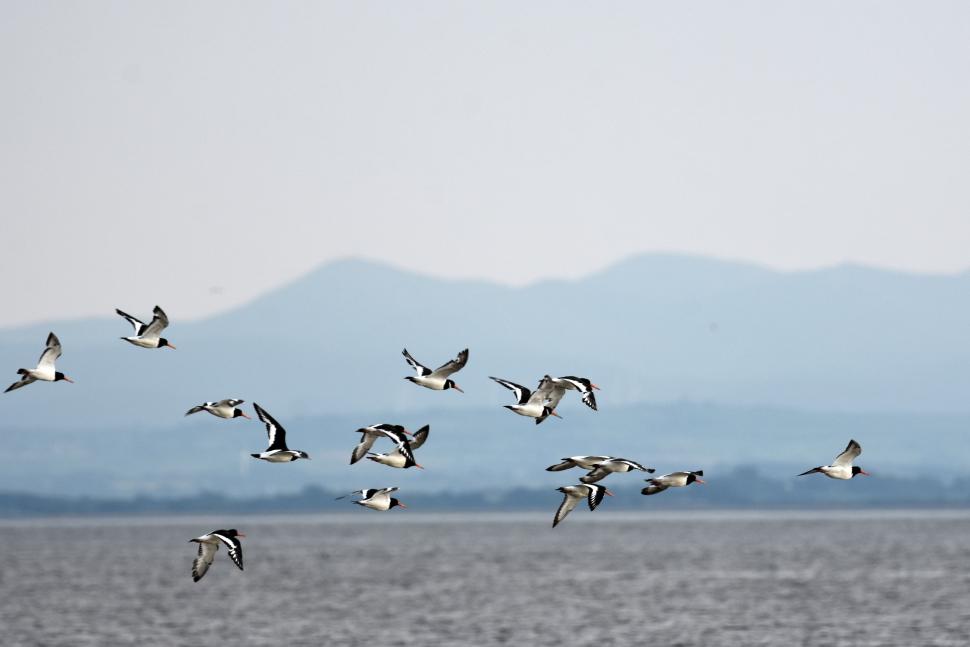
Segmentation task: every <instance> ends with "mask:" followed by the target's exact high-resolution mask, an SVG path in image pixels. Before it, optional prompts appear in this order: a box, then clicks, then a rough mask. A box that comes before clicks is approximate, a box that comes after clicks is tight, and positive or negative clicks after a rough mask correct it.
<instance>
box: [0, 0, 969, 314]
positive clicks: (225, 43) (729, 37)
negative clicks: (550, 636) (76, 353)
mask: <svg viewBox="0 0 970 647" xmlns="http://www.w3.org/2000/svg"><path fill="white" fill-rule="evenodd" d="M968 19H970V5H967V4H966V3H962V2H934V3H917V2H888V1H872V2H864V1H860V2H852V3H846V2H839V1H831V2H825V1H822V2H779V1H775V0H770V1H769V0H765V1H763V2H732V3H722V2H702V1H699V2H687V3H671V2H610V3H588V2H531V3H521V2H491V3H472V2H445V1H441V2H367V1H361V2H341V3H334V2H274V3H266V2H250V3H247V2H206V3H195V2H167V3H148V2H142V3H133V2H120V1H119V2H88V3H63V2H35V1H30V2H27V1H19V2H11V1H9V0H2V1H0V93H2V94H0V97H2V105H3V108H2V109H0V219H2V221H0V222H2V227H0V259H2V260H0V263H2V269H3V274H4V276H5V280H4V282H3V298H4V302H5V306H4V308H2V309H0V326H11V325H18V324H22V323H26V322H32V321H41V320H46V319H63V318H73V317H82V316H110V315H111V312H112V309H113V308H115V307H121V308H122V309H125V310H128V311H130V312H132V313H133V314H136V315H137V314H139V313H140V314H145V315H148V313H149V311H150V309H151V307H152V306H153V305H155V304H156V303H160V304H164V306H165V307H166V310H167V311H168V312H169V315H170V316H172V317H177V318H186V319H188V318H197V317H203V316H205V315H207V314H209V313H212V312H216V311H219V310H222V309H225V308H228V307H231V306H232V305H234V304H238V303H242V302H244V301H246V300H248V299H250V298H252V297H254V296H256V295H258V294H260V293H263V292H266V291H268V290H272V289H273V288H274V287H276V286H278V285H280V284H282V283H284V282H286V281H288V280H292V279H293V278H295V277H298V276H300V275H301V274H303V273H305V272H307V271H309V270H311V269H313V268H314V267H316V266H317V265H319V264H321V263H323V262H326V261H328V260H334V259H339V258H344V257H347V256H360V257H365V258H372V259H378V260H383V261H386V262H388V263H391V264H394V265H397V266H400V267H403V268H408V269H413V270H418V271H421V272H424V273H427V274H432V275H436V276H442V277H455V278H469V277H474V278H484V279H490V280H495V281H500V282H504V283H511V284H524V283H528V282H531V281H535V280H538V279H542V278H548V277H577V276H581V275H584V274H587V273H589V272H591V271H594V270H596V269H599V268H602V267H604V266H607V265H609V264H611V263H613V262H616V261H617V260H620V259H622V258H625V257H627V256H629V255H632V254H636V253H641V252H648V251H677V252H687V253H694V254H703V255H713V256H718V257H722V258H733V259H742V260H749V261H754V262H758V263H762V264H766V265H769V266H771V267H776V268H781V269H797V268H810V267H819V266H826V265H832V264H838V263H842V262H857V263H865V264H871V265H877V266H882V267H892V268H898V269H903V270H910V271H917V272H955V271H960V270H963V269H966V268H967V267H970V251H968V250H970V210H968V207H970V183H968V182H967V181H966V178H965V176H966V170H967V168H968V164H967V162H968V159H970V155H968V154H970V128H968V125H970V121H968V117H967V115H970V100H968V99H970V84H968V83H967V82H966V79H967V74H968V72H970V65H968V64H970V39H968V38H966V25H967V24H968Z"/></svg>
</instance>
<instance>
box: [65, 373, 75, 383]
mask: <svg viewBox="0 0 970 647" xmlns="http://www.w3.org/2000/svg"><path fill="white" fill-rule="evenodd" d="M64 381H65V382H70V383H71V384H74V380H72V379H71V378H69V377H68V376H66V375H65V376H64Z"/></svg>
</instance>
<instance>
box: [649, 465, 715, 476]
mask: <svg viewBox="0 0 970 647" xmlns="http://www.w3.org/2000/svg"><path fill="white" fill-rule="evenodd" d="M656 471H657V470H655V469H654V468H652V467H648V468H647V474H653V473H654V472H656ZM701 476H703V474H702V475H701Z"/></svg>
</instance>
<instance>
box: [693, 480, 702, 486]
mask: <svg viewBox="0 0 970 647" xmlns="http://www.w3.org/2000/svg"><path fill="white" fill-rule="evenodd" d="M694 483H700V484H701V485H704V481H702V480H700V479H694Z"/></svg>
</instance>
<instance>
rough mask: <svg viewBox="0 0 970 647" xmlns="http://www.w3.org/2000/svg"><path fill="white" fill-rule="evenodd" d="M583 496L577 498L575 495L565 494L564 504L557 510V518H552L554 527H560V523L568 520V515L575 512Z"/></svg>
mask: <svg viewBox="0 0 970 647" xmlns="http://www.w3.org/2000/svg"><path fill="white" fill-rule="evenodd" d="M581 498H582V497H581V496H576V495H574V494H564V495H563V499H562V503H560V504H559V509H558V510H556V516H555V517H553V518H552V527H553V528H555V527H556V526H558V525H559V522H560V521H562V520H563V519H565V518H566V515H567V514H569V513H570V512H572V511H573V508H575V507H576V504H577V503H579V500H580V499H581Z"/></svg>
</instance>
